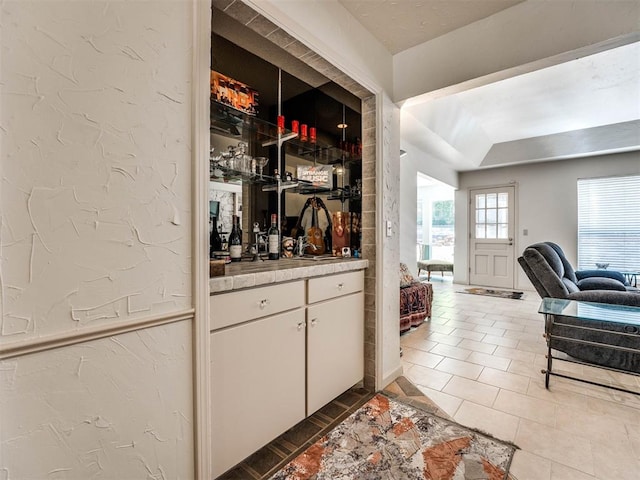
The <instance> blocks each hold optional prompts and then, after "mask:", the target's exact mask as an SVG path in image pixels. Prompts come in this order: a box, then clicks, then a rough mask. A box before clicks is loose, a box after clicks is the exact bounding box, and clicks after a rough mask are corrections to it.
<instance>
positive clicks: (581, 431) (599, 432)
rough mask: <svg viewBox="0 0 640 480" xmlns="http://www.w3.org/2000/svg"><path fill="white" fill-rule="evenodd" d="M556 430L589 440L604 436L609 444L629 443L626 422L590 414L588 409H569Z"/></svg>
mask: <svg viewBox="0 0 640 480" xmlns="http://www.w3.org/2000/svg"><path fill="white" fill-rule="evenodd" d="M558 408H562V407H558ZM556 428H558V429H560V430H563V431H565V432H568V433H572V434H574V435H580V436H582V437H584V438H587V439H594V438H598V437H599V436H603V437H606V438H607V442H612V443H613V442H620V443H624V444H628V443H629V435H628V432H627V428H626V424H625V422H624V420H622V419H620V418H617V417H612V416H610V415H602V414H600V413H595V412H589V410H587V409H585V410H578V409H568V410H567V411H565V412H562V415H561V416H559V417H558V419H557V421H556Z"/></svg>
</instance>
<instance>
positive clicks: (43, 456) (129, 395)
mask: <svg viewBox="0 0 640 480" xmlns="http://www.w3.org/2000/svg"><path fill="white" fill-rule="evenodd" d="M191 342H192V340H191V326H190V323H189V322H179V323H174V324H170V325H166V326H161V327H155V328H149V329H146V330H139V331H137V332H131V333H127V334H123V335H118V336H114V337H111V338H103V339H100V340H95V341H92V342H86V343H82V344H78V345H73V346H70V347H65V348H59V349H56V350H51V351H46V352H40V353H35V354H32V355H26V356H23V357H20V358H18V359H10V360H5V361H3V362H0V390H1V391H2V394H1V395H0V423H1V424H2V428H1V430H2V433H1V434H0V439H1V441H2V443H1V445H0V448H1V451H0V477H1V478H3V479H25V480H26V479H30V480H40V479H49V478H59V479H62V478H64V479H69V480H71V479H73V480H86V479H88V478H105V479H113V480H116V479H118V480H120V479H122V480H129V479H132V480H133V479H147V478H148V479H152V478H153V479H185V480H186V479H190V478H194V475H193V414H192V402H193V397H192V395H191V391H192V387H191V378H192V370H191V361H192V357H191Z"/></svg>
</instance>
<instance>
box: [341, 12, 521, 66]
mask: <svg viewBox="0 0 640 480" xmlns="http://www.w3.org/2000/svg"><path fill="white" fill-rule="evenodd" d="M338 1H339V2H340V3H341V4H342V6H344V7H345V8H346V9H347V10H348V11H349V12H350V13H351V14H352V15H353V16H354V17H355V18H356V19H357V20H358V21H359V22H360V23H361V24H362V25H363V26H364V27H365V28H366V29H367V30H369V32H371V33H372V34H373V36H374V37H376V38H377V39H378V40H379V41H380V43H382V44H383V45H384V46H385V47H386V49H387V50H388V51H389V52H390V53H391V54H396V53H398V52H401V51H403V50H406V49H408V48H411V47H414V46H416V45H420V44H421V43H424V42H427V41H429V40H433V39H434V38H437V37H439V36H441V35H444V34H445V33H448V32H451V31H453V30H457V29H458V28H462V27H464V26H466V25H469V24H471V23H473V22H476V21H478V20H482V19H483V18H486V17H489V16H491V15H493V14H494V13H497V12H499V11H501V10H504V9H505V8H509V7H512V6H514V5H516V4H518V3H521V2H522V1H524V0H481V1H479V0H456V1H451V0H422V1H420V0H338Z"/></svg>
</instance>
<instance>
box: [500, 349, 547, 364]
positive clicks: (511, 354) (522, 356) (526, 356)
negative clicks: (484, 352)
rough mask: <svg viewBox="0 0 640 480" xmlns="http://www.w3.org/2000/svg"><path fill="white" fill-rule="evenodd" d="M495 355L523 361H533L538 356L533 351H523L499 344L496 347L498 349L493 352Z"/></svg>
mask: <svg viewBox="0 0 640 480" xmlns="http://www.w3.org/2000/svg"><path fill="white" fill-rule="evenodd" d="M493 354H494V355H496V356H498V357H505V358H510V359H512V360H520V361H521V362H531V363H533V361H534V359H535V358H536V356H535V354H533V353H531V352H522V351H520V350H516V349H514V348H508V347H502V346H499V347H498V348H496V351H495V352H493Z"/></svg>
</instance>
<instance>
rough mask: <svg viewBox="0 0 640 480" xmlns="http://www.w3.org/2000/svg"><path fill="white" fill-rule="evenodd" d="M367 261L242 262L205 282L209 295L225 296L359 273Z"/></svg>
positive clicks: (329, 258)
mask: <svg viewBox="0 0 640 480" xmlns="http://www.w3.org/2000/svg"><path fill="white" fill-rule="evenodd" d="M368 266H369V260H366V259H362V258H338V257H317V258H307V257H305V258H295V259H291V258H281V259H280V260H264V261H259V262H252V261H244V260H243V261H242V262H240V263H228V264H227V265H225V267H226V268H225V274H224V276H219V277H211V278H210V279H209V293H211V294H214V293H220V292H227V291H230V290H238V289H241V288H249V287H256V286H258V285H267V284H270V283H279V282H287V281H290V280H298V279H301V278H310V277H320V276H323V275H331V274H332V273H342V272H349V271H353V270H363V269H365V268H367V267H368Z"/></svg>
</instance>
